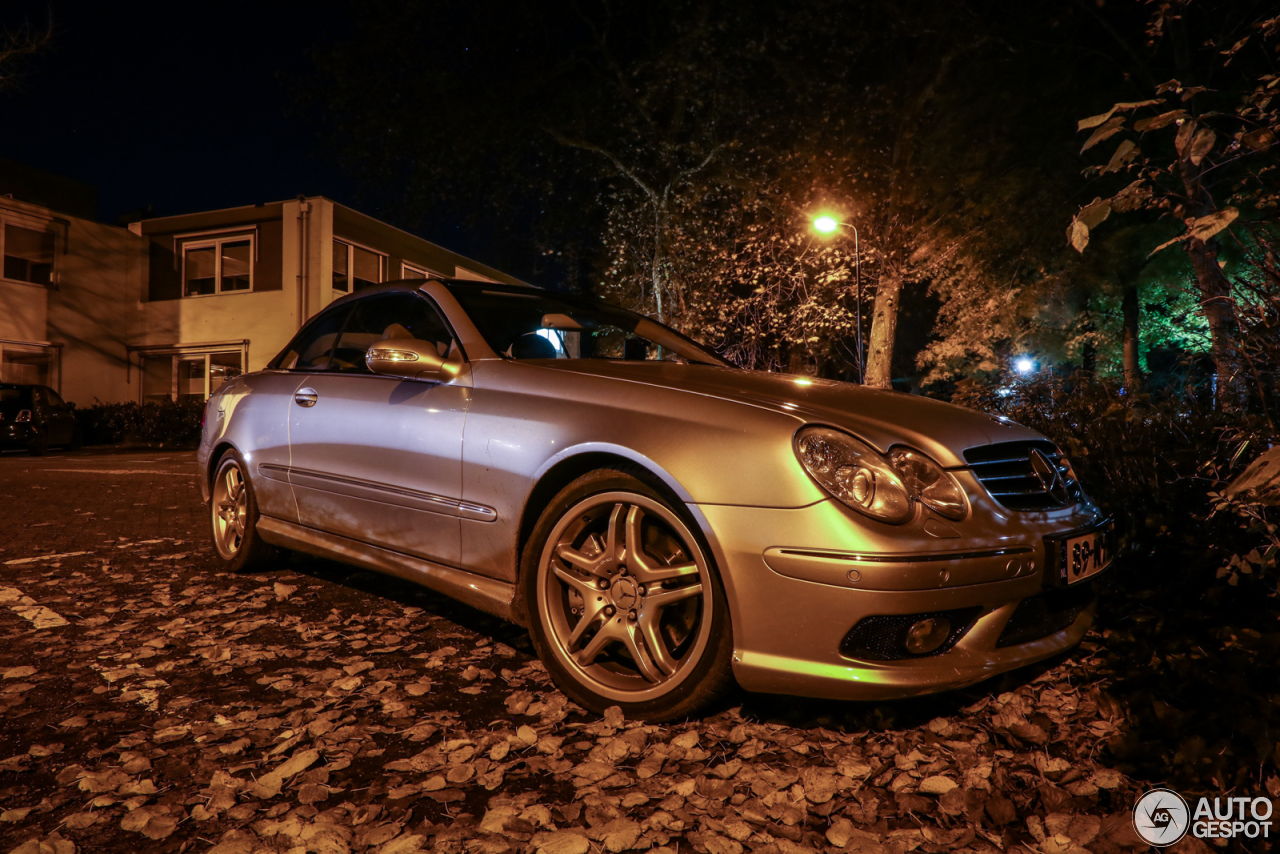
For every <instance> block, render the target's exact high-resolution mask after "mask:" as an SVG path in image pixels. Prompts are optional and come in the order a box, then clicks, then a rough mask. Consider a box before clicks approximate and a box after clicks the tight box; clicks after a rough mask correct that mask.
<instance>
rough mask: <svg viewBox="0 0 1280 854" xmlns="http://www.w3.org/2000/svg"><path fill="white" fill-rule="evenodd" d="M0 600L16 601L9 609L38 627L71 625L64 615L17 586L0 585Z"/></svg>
mask: <svg viewBox="0 0 1280 854" xmlns="http://www.w3.org/2000/svg"><path fill="white" fill-rule="evenodd" d="M0 602H14V603H16V604H13V605H10V606H9V610H11V611H13V612H14V613H15V614H17V615H18V616H19V617H22V619H24V620H26V621H27V622H29V623H31V624H32V625H34V626H35V627H36V628H37V629H51V628H54V627H55V626H65V625H69V624H68V623H67V621H66V620H64V619H63V618H62V615H61V614H59V613H57V612H56V611H51V610H49V609H48V608H46V607H44V606H43V605H40V604H37V603H36V600H34V599H32V598H31V597H30V596H27V595H25V594H24V593H23V592H22V591H21V590H19V589H18V588H16V587H0Z"/></svg>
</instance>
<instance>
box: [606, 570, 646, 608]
mask: <svg viewBox="0 0 1280 854" xmlns="http://www.w3.org/2000/svg"><path fill="white" fill-rule="evenodd" d="M609 595H610V596H611V597H612V598H613V604H614V605H615V606H617V608H618V610H619V611H629V610H631V609H632V608H633V607H634V606H635V604H636V602H638V601H640V589H639V588H638V587H637V586H636V582H635V579H632V578H625V577H624V578H618V579H615V580H614V582H613V585H612V586H611V587H610V588H609Z"/></svg>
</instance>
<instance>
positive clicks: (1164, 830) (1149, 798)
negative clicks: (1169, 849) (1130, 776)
mask: <svg viewBox="0 0 1280 854" xmlns="http://www.w3.org/2000/svg"><path fill="white" fill-rule="evenodd" d="M1190 826H1191V811H1190V810H1188V809H1187V802H1186V801H1184V800H1183V799H1182V796H1181V795H1179V794H1178V793H1177V792H1172V791H1170V790H1169V789H1152V790H1151V791H1149V792H1147V793H1146V794H1145V795H1143V796H1142V797H1140V798H1138V802H1137V803H1136V804H1134V806H1133V829H1134V830H1136V831H1138V835H1139V836H1140V837H1142V839H1143V840H1144V841H1145V842H1147V843H1149V844H1151V845H1158V846H1161V847H1163V846H1165V845H1172V844H1173V843H1175V842H1177V841H1178V840H1179V839H1181V838H1182V837H1184V836H1186V835H1187V828H1188V827H1190Z"/></svg>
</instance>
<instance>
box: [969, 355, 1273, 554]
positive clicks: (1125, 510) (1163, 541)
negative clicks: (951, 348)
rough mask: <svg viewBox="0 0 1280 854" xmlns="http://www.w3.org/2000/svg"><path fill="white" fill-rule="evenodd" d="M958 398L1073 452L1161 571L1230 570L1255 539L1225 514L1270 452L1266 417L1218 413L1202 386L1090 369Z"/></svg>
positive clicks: (1140, 550)
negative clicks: (1225, 503)
mask: <svg viewBox="0 0 1280 854" xmlns="http://www.w3.org/2000/svg"><path fill="white" fill-rule="evenodd" d="M952 401H953V402H955V403H958V404H961V405H962V406H968V407H971V408H974V409H980V410H983V411H986V412H990V413H992V414H995V415H1001V416H1005V417H1007V418H1010V419H1012V420H1013V421H1017V422H1018V423H1020V424H1024V425H1026V426H1027V427H1030V428H1032V429H1033V430H1038V431H1040V432H1041V433H1044V434H1045V435H1046V436H1048V437H1049V438H1051V439H1053V440H1054V441H1055V442H1057V443H1058V445H1059V446H1060V447H1061V448H1062V449H1063V450H1064V451H1065V452H1066V453H1067V455H1068V457H1069V458H1070V460H1071V464H1072V466H1073V467H1074V468H1075V470H1076V474H1077V475H1078V476H1079V478H1080V480H1081V482H1082V484H1083V485H1084V487H1085V491H1086V492H1087V493H1088V494H1089V495H1090V496H1091V497H1092V498H1093V499H1094V500H1095V501H1097V502H1098V504H1099V505H1101V506H1102V507H1103V508H1105V509H1106V510H1107V511H1109V512H1111V513H1113V514H1115V516H1116V521H1117V527H1118V533H1119V534H1120V542H1121V551H1122V552H1123V553H1126V554H1129V555H1131V556H1133V557H1142V558H1146V559H1147V560H1139V561H1135V562H1134V565H1135V568H1138V567H1141V566H1143V565H1144V564H1145V568H1154V569H1157V570H1158V571H1159V572H1161V573H1171V572H1172V571H1173V570H1175V569H1183V570H1196V569H1202V568H1204V567H1205V565H1206V563H1208V564H1211V565H1213V566H1215V567H1217V566H1221V565H1222V564H1223V563H1224V561H1226V560H1227V559H1228V558H1229V556H1230V555H1232V554H1241V553H1246V552H1248V551H1250V550H1251V549H1252V548H1253V545H1252V544H1250V543H1248V542H1247V541H1246V540H1247V538H1246V537H1245V535H1244V534H1243V531H1242V529H1241V527H1240V525H1239V524H1238V523H1235V522H1233V521H1232V519H1231V518H1230V516H1229V514H1224V513H1221V512H1218V513H1215V512H1214V510H1215V503H1216V500H1217V499H1218V495H1217V494H1216V491H1217V490H1220V489H1221V487H1222V485H1223V483H1224V481H1226V480H1227V479H1228V478H1229V477H1230V476H1232V475H1233V474H1235V473H1238V472H1239V470H1240V469H1242V468H1243V464H1244V463H1247V462H1248V461H1249V459H1250V458H1251V457H1252V456H1254V454H1253V453H1247V454H1242V453H1240V451H1241V450H1243V449H1244V447H1257V446H1259V445H1260V446H1261V447H1262V448H1265V447H1266V445H1267V443H1268V438H1267V437H1268V436H1269V427H1268V424H1267V422H1266V421H1265V419H1263V418H1261V417H1254V416H1248V415H1240V414H1224V413H1222V412H1218V411H1214V409H1213V408H1212V406H1211V403H1210V402H1209V400H1207V397H1206V396H1205V395H1202V394H1198V393H1197V392H1196V391H1195V390H1193V389H1192V390H1166V391H1165V392H1163V393H1161V394H1124V393H1123V392H1122V391H1121V390H1120V389H1119V388H1118V387H1117V386H1113V385H1110V384H1109V383H1108V382H1106V381H1105V380H1102V379H1098V378H1095V377H1093V376H1090V375H1086V374H1076V375H1073V376H1069V377H1051V376H1049V377H1040V378H1036V379H1031V380H1022V379H1009V378H1004V379H1003V380H1000V381H990V382H975V381H966V382H962V383H960V384H959V385H958V386H957V389H956V392H955V394H954V396H953V397H952Z"/></svg>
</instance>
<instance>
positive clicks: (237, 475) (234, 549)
mask: <svg viewBox="0 0 1280 854" xmlns="http://www.w3.org/2000/svg"><path fill="white" fill-rule="evenodd" d="M210 503H211V504H212V508H213V541H214V545H216V546H217V548H218V554H220V555H221V556H222V558H223V559H224V560H231V559H232V558H234V557H235V556H236V555H237V554H239V552H240V547H241V546H242V545H243V544H244V535H245V527H246V525H247V520H248V516H249V494H248V490H247V489H246V488H245V482H244V473H243V472H242V471H241V470H240V466H239V464H238V463H236V462H235V461H234V460H232V461H229V462H227V463H226V464H225V465H224V466H223V467H222V469H221V470H220V471H219V472H218V476H217V477H216V478H215V479H214V484H213V500H212V501H211V502H210Z"/></svg>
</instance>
